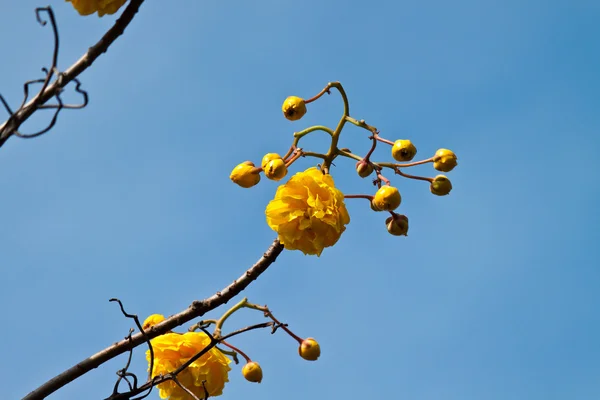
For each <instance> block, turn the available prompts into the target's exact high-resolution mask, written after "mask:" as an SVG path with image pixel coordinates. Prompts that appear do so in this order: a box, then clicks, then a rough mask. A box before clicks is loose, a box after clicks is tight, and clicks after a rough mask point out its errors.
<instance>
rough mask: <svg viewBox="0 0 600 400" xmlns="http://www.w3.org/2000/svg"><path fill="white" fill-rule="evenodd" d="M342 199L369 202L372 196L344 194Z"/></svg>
mask: <svg viewBox="0 0 600 400" xmlns="http://www.w3.org/2000/svg"><path fill="white" fill-rule="evenodd" d="M344 198H345V199H367V200H369V201H372V200H373V196H370V195H368V194H345V195H344Z"/></svg>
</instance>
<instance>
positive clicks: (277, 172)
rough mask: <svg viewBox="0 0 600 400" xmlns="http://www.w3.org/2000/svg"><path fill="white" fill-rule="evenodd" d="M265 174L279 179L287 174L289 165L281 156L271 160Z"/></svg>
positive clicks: (275, 179)
mask: <svg viewBox="0 0 600 400" xmlns="http://www.w3.org/2000/svg"><path fill="white" fill-rule="evenodd" d="M264 170H265V176H266V177H267V178H269V179H272V180H274V181H279V180H281V179H283V177H285V176H286V175H287V167H286V166H285V162H284V161H283V160H282V159H281V158H276V159H274V160H271V161H269V162H268V163H267V165H265V167H264Z"/></svg>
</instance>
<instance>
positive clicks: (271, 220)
mask: <svg viewBox="0 0 600 400" xmlns="http://www.w3.org/2000/svg"><path fill="white" fill-rule="evenodd" d="M265 213H266V216H267V224H269V226H270V227H271V229H273V230H274V231H276V232H277V233H278V235H279V241H280V242H281V243H282V244H283V245H284V247H285V248H286V249H288V250H300V251H302V252H303V253H304V254H316V255H317V256H320V255H321V252H322V251H323V249H324V248H325V247H330V246H333V245H334V244H335V243H336V242H337V241H338V240H339V238H340V236H341V235H342V233H343V232H344V230H346V227H345V225H347V224H348V223H349V222H350V216H349V215H348V211H347V210H346V206H345V204H344V195H343V193H342V192H340V191H339V190H338V189H336V187H335V184H334V182H333V178H332V177H331V175H325V174H323V173H322V172H321V171H320V170H318V169H317V168H314V167H313V168H309V169H307V170H306V171H304V172H298V173H297V174H295V175H294V176H292V177H291V178H290V180H289V181H288V182H287V183H286V184H285V185H281V186H279V188H278V189H277V193H276V194H275V198H274V199H273V200H271V201H270V202H269V204H268V205H267V209H266V211H265Z"/></svg>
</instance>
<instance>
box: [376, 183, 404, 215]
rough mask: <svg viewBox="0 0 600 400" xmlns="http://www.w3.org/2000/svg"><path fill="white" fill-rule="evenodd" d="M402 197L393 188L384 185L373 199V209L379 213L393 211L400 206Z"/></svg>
mask: <svg viewBox="0 0 600 400" xmlns="http://www.w3.org/2000/svg"><path fill="white" fill-rule="evenodd" d="M401 201H402V197H401V196H400V192H399V191H398V189H396V188H395V187H393V186H389V185H384V186H382V187H380V188H379V190H378V191H377V192H376V193H375V196H374V197H373V207H375V208H376V209H379V210H381V211H393V210H395V209H396V208H398V206H399V205H400V202H401Z"/></svg>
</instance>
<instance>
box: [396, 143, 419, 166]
mask: <svg viewBox="0 0 600 400" xmlns="http://www.w3.org/2000/svg"><path fill="white" fill-rule="evenodd" d="M416 154H417V148H416V147H415V145H414V144H412V142H411V141H410V140H396V141H395V142H394V145H393V146H392V157H394V160H396V161H410V160H412V159H413V158H414V157H415V155H416Z"/></svg>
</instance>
